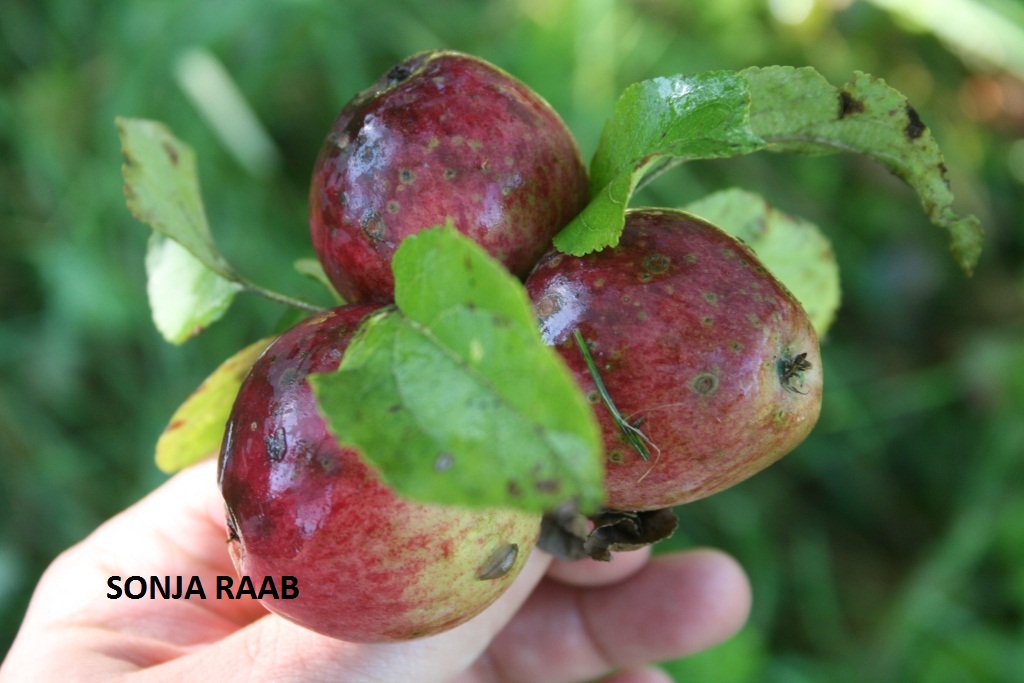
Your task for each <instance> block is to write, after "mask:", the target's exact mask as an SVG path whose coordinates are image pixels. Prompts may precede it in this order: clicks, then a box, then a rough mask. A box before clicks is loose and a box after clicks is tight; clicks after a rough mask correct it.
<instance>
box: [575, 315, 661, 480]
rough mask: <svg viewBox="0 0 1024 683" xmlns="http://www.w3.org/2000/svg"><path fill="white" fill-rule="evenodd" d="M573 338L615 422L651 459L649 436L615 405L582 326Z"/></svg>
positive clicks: (637, 449)
mask: <svg viewBox="0 0 1024 683" xmlns="http://www.w3.org/2000/svg"><path fill="white" fill-rule="evenodd" d="M572 336H573V339H575V340H576V345H577V346H578V347H580V353H582V354H583V360H584V361H585V362H586V363H587V370H589V371H590V376H591V377H593V378H594V384H595V385H597V393H598V394H600V395H601V400H602V401H603V402H604V405H605V407H606V408H608V412H609V413H611V415H612V419H613V420H614V421H615V424H617V425H618V426H619V429H621V430H622V435H623V436H625V437H626V441H628V442H629V445H631V446H632V447H633V448H634V449H635V450H636V452H637V453H639V454H640V457H641V458H643V459H644V460H650V459H651V453H650V451H648V450H647V444H646V443H644V442H645V441H649V439H648V438H647V436H646V435H645V434H644V433H643V432H641V431H640V430H639V429H637V428H636V427H634V426H633V425H631V424H630V423H629V422H627V421H626V419H625V418H624V417H622V414H621V413H620V412H619V409H618V408H616V407H615V401H613V400H612V397H611V396H610V395H609V394H608V389H607V388H605V386H604V380H602V379H601V373H600V372H598V370H597V364H596V363H595V362H594V357H593V356H592V355H590V347H589V346H587V341H586V340H585V339H584V338H583V333H582V332H580V328H578V327H577V328H576V329H574V330H573V331H572Z"/></svg>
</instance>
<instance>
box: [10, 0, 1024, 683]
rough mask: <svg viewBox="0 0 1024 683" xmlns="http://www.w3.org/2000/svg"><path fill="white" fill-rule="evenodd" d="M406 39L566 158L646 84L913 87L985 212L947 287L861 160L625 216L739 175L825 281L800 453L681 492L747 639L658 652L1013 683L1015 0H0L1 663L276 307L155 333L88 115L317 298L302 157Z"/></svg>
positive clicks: (888, 191) (926, 232) (919, 231)
mask: <svg viewBox="0 0 1024 683" xmlns="http://www.w3.org/2000/svg"><path fill="white" fill-rule="evenodd" d="M431 47H449V48H454V49H459V50H463V51H467V52H472V53H476V54H479V55H481V56H483V57H484V58H486V59H489V60H491V61H493V62H495V63H496V64H498V65H500V66H501V67H503V68H505V69H506V70H508V71H510V72H512V73H513V74H515V75H517V76H518V77H519V78H521V79H522V80H524V81H526V82H527V83H528V84H530V85H531V86H533V87H534V88H535V89H536V90H538V91H539V92H540V93H541V94H542V95H543V96H545V97H546V98H547V99H548V100H549V101H550V102H551V103H552V104H553V105H554V107H555V108H556V109H557V110H558V111H559V112H560V113H561V114H562V115H563V116H564V118H565V119H566V121H567V122H568V123H569V126H570V127H571V128H572V130H573V131H574V132H575V133H576V135H577V137H578V139H579V142H580V146H581V147H582V149H583V151H584V154H585V155H587V156H588V157H589V155H590V154H591V153H592V152H593V150H594V148H595V146H596V143H597V137H598V134H599V131H600V127H601V125H602V123H603V121H604V119H605V117H607V116H608V114H609V113H610V111H611V107H612V104H613V102H614V100H615V97H616V96H617V94H618V93H619V92H620V90H621V89H622V88H623V87H624V86H626V85H627V84H629V83H631V82H633V81H635V80H638V79H642V78H648V77H653V76H658V75H668V74H674V73H680V72H683V73H685V72H695V71H703V70H709V69H740V68H744V67H746V66H750V65H755V64H759V65H765V64H793V65H805V64H809V65H812V66H815V67H816V68H817V69H818V70H820V71H821V72H822V73H824V74H825V75H826V76H827V77H828V78H829V79H830V80H831V81H832V82H833V83H836V84H840V83H842V82H845V80H846V79H848V78H849V77H850V75H851V74H852V72H853V71H854V70H863V71H868V72H871V73H874V74H876V75H879V76H882V77H884V78H885V79H886V80H887V81H888V82H889V83H890V84H892V85H894V86H895V87H897V88H899V89H900V90H902V91H903V92H904V93H905V94H907V95H908V96H909V97H910V98H911V101H912V102H913V103H914V105H915V106H916V108H917V109H918V111H919V112H920V114H921V117H922V119H923V120H924V122H925V123H926V124H928V125H929V126H930V127H931V128H932V129H933V132H934V134H935V136H936V137H937V139H938V140H939V143H940V145H941V146H942V148H943V150H944V152H945V154H946V161H947V165H948V166H949V168H950V177H951V180H952V183H953V189H954V192H955V193H956V195H957V199H958V204H957V208H958V209H959V210H960V211H961V212H963V213H975V214H977V215H978V216H979V217H981V218H982V220H983V222H984V224H985V226H986V228H987V229H988V236H987V240H986V250H985V253H984V254H983V257H982V261H981V263H980V265H979V268H978V270H977V272H976V274H975V275H974V277H973V278H970V279H968V278H965V277H964V276H963V274H962V273H961V272H959V271H958V269H957V268H956V266H955V264H954V262H953V260H952V258H951V257H950V256H949V254H948V253H947V242H946V238H945V235H944V234H943V233H941V232H940V231H938V230H936V229H935V228H933V227H931V226H930V225H929V224H928V223H927V222H926V220H925V218H924V217H923V214H922V213H921V211H920V209H919V207H918V205H917V203H916V200H915V197H914V196H913V195H912V194H911V193H910V191H909V190H908V189H907V188H906V187H905V186H903V185H902V184H901V183H900V182H899V181H897V180H896V179H894V178H893V177H892V176H891V175H889V174H888V173H887V172H886V171H884V170H883V169H882V168H881V167H879V166H877V165H874V164H872V163H870V162H868V161H866V160H863V159H860V158H855V157H816V158H795V157H782V156H775V155H766V154H761V155H754V156H750V157H746V158H742V159H736V160H725V161H713V162H700V163H693V164H690V165H688V166H686V167H683V168H678V169H676V170H674V171H672V172H671V173H669V174H667V175H665V176H663V177H661V178H660V179H659V180H658V181H657V182H656V183H654V184H653V185H652V186H650V188H649V189H647V190H645V196H643V197H640V198H639V201H638V202H637V203H658V204H662V205H669V206H671V205H682V204H684V203H686V202H689V201H691V200H693V199H696V198H698V197H700V196H702V195H704V194H706V193H708V192H711V191H713V190H717V189H721V188H724V187H728V186H733V185H738V186H741V187H745V188H748V189H751V190H754V191H757V192H761V193H762V194H764V195H765V196H766V197H768V198H769V199H770V200H771V201H772V202H773V203H775V204H776V205H777V206H779V207H780V208H782V209H783V210H786V211H789V212H791V213H796V214H799V215H802V216H805V217H807V218H810V219H812V220H814V221H816V222H818V223H819V224H820V225H821V226H823V227H824V228H825V230H826V232H827V234H828V235H829V236H830V237H831V239H832V240H833V242H834V245H835V248H836V252H837V254H838V258H839V261H840V266H841V272H842V276H843V285H844V299H843V307H842V309H841V311H840V315H839V320H838V323H837V324H836V326H835V327H834V328H833V330H832V332H831V333H830V334H829V337H828V339H826V340H825V343H824V345H823V353H824V361H825V373H826V377H827V379H826V391H825V401H824V407H823V412H822V416H821V421H820V423H819V425H818V427H817V428H816V430H815V432H814V433H813V434H812V436H811V438H810V439H809V440H808V441H807V442H806V443H805V444H804V445H803V446H801V447H800V448H799V449H798V450H797V451H796V452H794V453H793V454H791V455H790V456H788V457H787V458H786V459H784V460H783V461H782V462H781V463H779V464H778V465H776V466H774V467H772V468H770V469H769V470H767V471H766V472H764V473H762V474H760V475H759V476H757V477H755V478H753V479H751V480H750V481H748V482H746V483H744V484H742V485H740V486H737V487H736V488H734V489H732V490H729V491H727V492H724V493H722V494H720V495H718V496H715V497H713V498H711V499H708V500H706V501H701V502H697V503H694V504H691V505H689V506H687V507H686V508H684V509H681V510H680V517H681V520H682V530H681V532H680V533H679V534H678V535H677V536H676V538H675V539H674V540H673V541H672V542H671V544H672V545H673V546H676V547H687V546H692V545H697V544H710V545H715V546H718V547H721V548H724V549H726V550H728V551H730V552H732V553H734V554H735V555H736V556H737V557H738V558H739V559H740V560H741V562H742V563H743V564H744V565H745V566H746V568H747V569H748V571H749V572H750V575H751V577H752V581H753V585H754V593H755V599H754V610H753V616H752V619H751V621H750V624H749V625H748V626H747V627H746V628H745V630H744V631H743V632H742V633H741V634H740V635H739V636H737V637H736V638H735V639H733V640H732V641H730V642H728V643H727V644H725V645H722V646H720V647H718V648H716V649H714V650H712V651H709V652H707V653H704V654H701V655H699V656H696V657H693V658H691V659H688V660H684V661H680V662H673V663H670V664H667V665H666V667H667V668H668V669H669V670H671V671H672V672H673V673H674V674H676V675H677V677H678V680H681V681H682V680H687V681H694V680H695V681H703V680H708V681H711V680H713V681H716V682H718V683H721V682H725V683H730V682H739V681H829V682H834V681H851V682H852V681H928V682H931V681H935V682H945V681H949V682H954V681H957V682H959V681H1017V680H1021V678H1020V677H1021V675H1022V674H1021V672H1024V226H1022V219H1024V7H1022V6H1021V5H1020V4H1017V3H1016V2H1014V1H1013V0H930V1H928V0H870V1H869V0H693V1H682V0H680V1H673V0H634V1H632V2H625V1H616V0H575V1H571V0H570V1H566V2H558V1H556V0H492V1H490V2H473V1H470V0H446V1H434V2H427V1H423V2H415V1H412V0H410V1H408V2H401V1H399V0H373V1H372V2H362V1H361V0H356V1H351V2H329V1H327V0H260V1H258V2H248V3H241V2H235V3H226V2H205V1H203V0H181V1H178V2H159V3H157V2H149V1H146V0H128V1H118V2H113V1H110V0H107V1H102V2H101V1H94V2H84V1H75V0H4V1H3V2H0V653H2V652H6V649H7V647H8V646H9V643H10V639H11V638H13V636H14V633H15V631H16V629H17V627H18V624H19V622H20V619H21V617H22V614H23V612H24V609H25V606H26V604H27V601H28V598H29V595H30V592H31V590H32V587H33V586H34V584H35V582H36V580H37V578H38V576H39V574H40V572H41V571H42V570H43V568H44V567H45V566H46V564H47V563H48V562H49V561H50V560H51V559H52V558H53V557H54V556H55V555H56V554H57V553H58V552H60V551H61V550H62V549H63V548H65V547H67V546H68V545H70V544H72V543H74V542H76V541H77V540H79V539H81V538H82V537H83V536H84V535H86V534H87V533H88V532H89V531H90V530H91V529H93V528H94V527H95V526H96V525H97V524H98V523H100V522H101V521H102V520H103V519H105V518H107V517H108V516H110V515H112V514H113V513H115V512H116V511H118V510H120V509H121V508H123V507H124V506H125V505H127V504H128V503H129V502H131V501H133V500H135V499H137V498H138V497H139V496H140V495H142V494H143V493H144V492H145V491H147V490H149V489H151V488H152V487H154V486H156V485H157V484H158V483H159V482H160V481H162V480H163V478H164V476H163V475H162V474H160V473H159V472H158V471H157V470H156V468H155V467H154V465H153V464H152V452H153V445H154V443H155V440H156V438H157V435H158V434H159V433H160V431H161V430H162V428H163V426H164V424H165V422H166V420H167V418H168V417H169V416H170V414H171V412H172V411H173V410H174V408H175V407H176V406H177V405H178V403H179V402H180V401H181V400H183V399H184V398H185V397H186V396H187V395H188V394H189V393H190V391H191V390H192V389H193V388H194V387H195V386H196V385H197V384H198V383H199V381H201V379H202V378H203V377H205V375H206V374H207V373H208V372H209V371H211V370H212V369H213V368H214V367H215V366H216V365H217V364H218V363H219V361H220V360H222V359H223V358H225V357H226V356H227V355H229V354H230V353H231V352H233V351H234V350H236V349H238V348H239V347H241V346H242V345H243V344H245V343H248V342H250V341H252V340H254V339H256V338H258V337H260V336H263V335H264V334H265V333H267V332H268V331H269V330H270V329H271V328H272V327H273V325H274V324H275V322H276V320H277V319H278V317H279V315H280V312H281V311H280V309H279V308H278V307H277V306H276V305H275V304H271V303H269V302H265V301H262V300H256V299H254V298H253V297H251V296H247V295H243V296H242V297H240V298H239V300H238V302H236V305H235V307H234V308H233V309H232V310H231V311H230V312H229V314H228V316H227V317H226V319H225V320H224V321H223V322H221V323H220V324H218V325H215V326H213V327H212V328H211V329H210V330H209V331H208V332H207V333H205V334H204V335H202V336H200V337H198V338H196V339H194V340H192V341H190V342H188V343H187V344H185V345H184V346H181V347H172V346H170V345H168V344H166V343H165V342H163V341H162V340H161V338H160V337H159V336H158V334H157V333H156V331H155V330H154V328H153V326H152V324H151V322H150V318H149V311H148V308H147V303H146V299H145V290H144V287H145V275H144V270H143V264H142V262H143V253H144V247H145V243H146V238H147V233H148V231H147V229H146V228H145V227H144V226H142V225H140V224H138V223H136V222H134V221H133V220H132V219H131V218H130V216H129V215H128V212H127V211H126V209H125V207H124V201H123V197H122V194H121V177H120V165H121V160H120V154H119V146H118V141H117V138H116V134H115V130H114V125H113V120H114V117H115V115H119V114H120V115H128V116H141V117H150V118H157V119H161V120H164V121H166V122H167V123H168V124H169V125H170V126H171V127H172V128H173V129H174V130H175V132H176V133H177V134H178V135H179V136H180V137H181V138H182V139H184V140H186V141H188V142H189V143H190V144H192V145H193V146H194V147H195V148H196V149H197V151H198V154H199V167H200V174H201V178H202V182H203V190H204V196H205V201H206V205H207V211H208V214H209V217H210V222H211V224H212V226H213V230H214V234H215V238H216V239H217V241H218V243H219V244H220V246H221V248H222V250H223V251H224V252H225V253H226V254H227V255H228V258H229V259H230V260H232V261H233V262H234V263H236V264H239V265H240V266H241V269H242V270H243V272H244V273H245V274H247V275H249V276H250V277H251V278H253V279H255V280H257V281H259V282H261V283H262V284H265V285H268V286H271V287H273V288H276V289H278V290H281V291H286V292H289V293H293V294H297V295H303V296H307V297H314V298H315V297H317V296H319V294H318V293H317V290H316V288H315V286H313V285H312V284H310V283H307V282H306V281H304V280H303V278H301V277H300V276H298V275H297V274H295V273H294V272H293V271H292V270H291V265H290V264H291V261H292V260H293V259H295V258H299V257H302V256H308V255H310V254H311V247H310V246H309V239H308V233H307V227H306V226H307V223H306V214H307V212H306V188H307V185H308V179H309V173H310V170H311V168H312V164H313V160H314V158H315V156H316V154H317V151H318V149H319V146H320V143H321V141H322V139H323V137H324V135H325V134H326V132H327V130H328V128H329V126H330V124H331V122H332V120H333V118H334V116H335V114H336V113H337V111H338V110H339V109H340V107H341V106H342V104H344V102H345V101H346V100H347V99H348V98H349V97H350V96H351V95H353V94H354V93H355V92H356V91H358V90H359V89H361V88H363V87H365V86H367V85H368V84H369V83H370V82H372V81H373V80H374V79H375V78H376V77H377V76H378V75H379V74H381V73H383V72H384V71H386V70H387V68H388V67H389V66H390V65H391V64H392V63H394V62H395V61H397V60H399V59H400V58H402V57H404V56H406V55H407V54H409V53H411V52H414V51H418V50H421V49H426V48H431ZM224 80H227V81H228V82H230V83H232V84H233V86H232V89H226V88H225V87H224V86H223V84H222V83H221V81H224ZM240 117H241V118H240ZM249 119H251V124H252V125H248V126H246V125H242V124H240V123H239V121H242V122H245V121H247V120H249ZM225 124H227V125H225ZM324 303H326V302H324ZM96 590H97V591H102V590H103V587H102V586H97V587H96Z"/></svg>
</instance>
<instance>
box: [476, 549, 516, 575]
mask: <svg viewBox="0 0 1024 683" xmlns="http://www.w3.org/2000/svg"><path fill="white" fill-rule="evenodd" d="M518 556H519V545H518V544H516V543H505V544H503V545H501V546H499V547H498V548H497V550H495V551H494V552H493V553H491V556H490V557H488V558H487V561H486V562H485V563H484V565H483V566H482V567H480V569H479V571H477V574H476V576H477V578H478V579H481V580H483V581H489V580H493V579H500V578H501V577H503V576H505V574H508V573H509V572H510V571H512V567H513V566H514V565H515V563H516V558H517V557H518Z"/></svg>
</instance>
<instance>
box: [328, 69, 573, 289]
mask: <svg viewBox="0 0 1024 683" xmlns="http://www.w3.org/2000/svg"><path fill="white" fill-rule="evenodd" d="M587 192H588V181H587V173H586V169H585V167H584V165H583V161H582V159H581V157H580V153H579V150H578V149H577V147H576V143H575V141H574V140H573V137H572V134H571V133H570V132H569V130H568V128H566V126H565V124H564V123H563V122H562V120H561V119H560V118H559V116H558V114H557V113H556V112H555V111H554V110H553V109H552V108H551V107H550V106H549V105H548V104H547V102H545V101H544V100H543V99H542V98H541V97H540V96H539V95H537V94H536V93H535V92H533V91H532V90H530V88H528V87H527V86H526V85H524V84H523V83H521V82H519V81H518V80H516V79H515V78H513V77H512V76H510V75H509V74H507V73H505V72H504V71H502V70H500V69H498V68H497V67H495V66H493V65H491V64H488V63H487V62H485V61H483V60H481V59H479V58H477V57H471V56H469V55H464V54H459V53H456V52H447V51H431V52H424V53H421V54H417V55H413V56H412V57H409V58H408V59H406V60H404V61H402V62H400V63H398V64H397V65H395V66H394V67H393V68H392V69H391V70H390V71H388V73H387V74H385V75H384V76H383V77H381V79H380V80H378V81H377V82H376V83H375V84H374V85H373V86H371V87H370V88H369V89H367V90H364V91H363V92H361V93H359V94H358V95H356V96H355V98H354V99H352V101H351V102H349V103H348V104H347V105H346V106H345V107H344V109H342V111H341V113H340V114H339V115H338V118H337V120H336V121H335V122H334V125H333V127H332V128H331V132H330V133H329V134H328V136H327V140H326V141H325V143H324V146H323V148H322V149H321V151H320V156H319V158H318V159H317V161H316V166H315V168H314V171H313V181H312V187H311V189H310V198H309V203H310V232H311V234H312V237H313V246H314V247H315V249H316V252H317V254H318V256H319V258H320V262H321V263H322V264H323V267H324V270H325V271H326V272H327V275H328V277H329V278H330V280H331V282H332V283H334V286H335V287H336V288H337V289H338V291H339V292H340V293H341V294H342V296H344V297H345V299H346V300H347V301H353V302H354V301H372V302H381V303H383V302H388V301H391V300H392V298H393V294H394V280H393V278H392V275H391V257H392V255H393V254H394V252H395V249H396V248H397V247H398V244H399V242H401V240H402V239H403V238H404V237H406V236H407V235H411V234H414V233H416V232H419V231H420V230H423V229H425V228H429V227H432V226H435V225H441V224H444V223H445V222H446V221H449V220H451V221H452V222H453V223H454V225H455V227H456V228H457V229H458V230H459V231H461V232H463V233H465V234H466V235H468V236H470V237H472V238H473V239H474V240H475V241H476V242H477V243H479V244H480V245H481V246H483V247H484V248H485V249H486V250H487V251H488V252H489V253H490V254H491V255H492V256H494V257H496V258H497V259H498V260H500V261H501V262H502V263H503V264H504V265H505V267H506V268H508V269H509V270H510V271H512V272H513V273H515V274H517V275H519V276H521V277H523V276H525V275H526V274H527V273H528V272H529V270H530V268H532V267H533V265H534V263H536V261H537V259H538V258H540V256H541V254H543V253H544V251H545V250H546V249H547V248H548V247H549V246H550V241H551V238H552V237H553V236H554V234H555V233H556V232H558V230H559V229H560V228H562V227H563V226H564V225H565V224H567V223H568V222H569V221H570V220H571V219H572V218H573V217H574V216H575V215H576V214H577V213H579V211H580V210H581V209H582V208H583V206H584V205H585V204H586V201H587Z"/></svg>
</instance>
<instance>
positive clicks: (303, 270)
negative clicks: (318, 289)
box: [292, 258, 345, 306]
mask: <svg viewBox="0 0 1024 683" xmlns="http://www.w3.org/2000/svg"><path fill="white" fill-rule="evenodd" d="M292 266H293V267H294V268H295V271H296V272H297V273H299V275H305V276H306V277H308V278H309V279H310V280H313V281H314V282H318V283H320V284H321V285H322V286H323V288H324V289H326V290H327V291H328V293H329V294H330V295H331V298H332V299H334V303H335V305H336V306H342V305H344V304H345V299H344V298H343V297H342V296H341V294H338V290H336V289H335V288H334V285H333V284H332V283H331V280H330V278H328V277H327V273H326V272H324V267H323V266H322V265H321V264H320V260H319V259H315V258H300V259H296V260H295V262H294V263H293V264H292Z"/></svg>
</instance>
